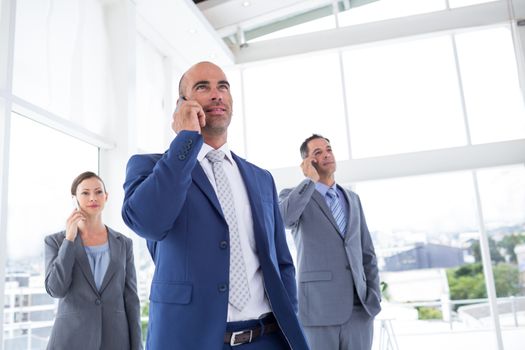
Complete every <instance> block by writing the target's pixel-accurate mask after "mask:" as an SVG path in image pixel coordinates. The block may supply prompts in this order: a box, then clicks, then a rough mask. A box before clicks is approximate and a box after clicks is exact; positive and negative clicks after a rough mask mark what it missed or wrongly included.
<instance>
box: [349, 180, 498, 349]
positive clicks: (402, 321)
mask: <svg viewBox="0 0 525 350" xmlns="http://www.w3.org/2000/svg"><path fill="white" fill-rule="evenodd" d="M356 192H357V193H358V194H359V195H360V197H361V200H362V203H363V208H364V212H365V216H366V219H367V223H368V227H369V229H370V232H371V234H372V238H373V240H374V244H375V248H376V253H377V256H378V261H379V264H380V277H381V281H383V282H385V283H386V289H385V291H384V294H383V297H384V298H383V311H382V312H381V314H379V319H391V320H392V321H391V322H392V325H393V329H394V331H395V334H396V337H397V341H398V344H399V348H400V349H419V348H421V344H425V349H426V348H429V349H436V350H437V349H443V348H444V347H446V348H447V349H458V350H459V349H464V348H465V347H467V345H468V344H470V345H472V346H473V348H477V349H485V348H486V347H484V346H483V343H484V342H487V341H492V339H493V330H492V329H491V328H490V327H487V326H482V327H480V326H479V325H477V324H476V323H472V322H469V321H470V319H468V318H467V317H465V316H464V314H462V309H461V306H462V305H465V304H468V303H471V302H473V300H472V299H475V298H477V297H478V295H476V294H475V293H474V292H476V293H485V285H484V282H483V272H482V270H481V271H479V270H476V274H475V277H473V278H470V279H468V280H467V281H464V280H461V282H460V283H456V281H457V280H458V278H459V277H457V276H455V275H454V272H455V271H456V270H457V269H460V268H461V269H464V270H467V269H470V270H473V269H474V268H473V267H476V268H477V267H478V265H475V264H474V258H473V256H472V253H471V244H472V242H473V241H476V240H478V239H479V229H478V224H477V212H476V202H475V195H474V186H473V182H472V174H471V173H470V172H455V173H447V174H436V175H425V176H417V177H409V178H399V179H391V180H381V181H371V182H364V183H359V184H357V185H356ZM451 275H453V276H451ZM474 287H475V288H474ZM469 293H470V294H469ZM485 295H486V294H485ZM458 299H467V301H463V302H462V303H460V302H458V301H457V300H458ZM473 330H476V331H477V332H472V331H473ZM451 339H453V340H451Z"/></svg>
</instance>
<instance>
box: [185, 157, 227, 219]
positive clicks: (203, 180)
mask: <svg viewBox="0 0 525 350" xmlns="http://www.w3.org/2000/svg"><path fill="white" fill-rule="evenodd" d="M191 175H192V178H193V182H195V184H196V185H197V187H199V188H200V189H201V191H202V192H203V193H204V195H205V196H206V197H208V199H209V200H210V202H211V204H212V205H213V206H214V207H215V209H216V210H217V211H218V212H219V213H221V214H222V209H221V204H220V203H219V199H218V198H217V195H216V194H215V190H214V189H213V187H212V185H211V183H210V180H208V177H207V176H206V173H205V172H204V170H202V167H201V165H200V164H199V163H198V162H197V165H195V168H193V172H192V174H191ZM223 216H224V215H223Z"/></svg>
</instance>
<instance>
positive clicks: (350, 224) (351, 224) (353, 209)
mask: <svg viewBox="0 0 525 350" xmlns="http://www.w3.org/2000/svg"><path fill="white" fill-rule="evenodd" d="M339 189H340V190H341V191H342V192H343V194H344V196H345V198H346V203H347V205H348V210H347V212H346V213H347V215H348V220H347V221H346V234H345V236H344V240H345V241H348V240H349V239H350V238H351V237H352V236H353V235H355V234H358V233H359V232H361V231H360V230H359V226H360V225H361V222H360V218H359V211H358V210H357V208H358V205H357V201H356V200H355V199H353V198H354V197H352V196H350V195H349V193H348V192H347V191H346V190H345V189H344V188H342V187H339Z"/></svg>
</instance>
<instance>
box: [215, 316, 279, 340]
mask: <svg viewBox="0 0 525 350" xmlns="http://www.w3.org/2000/svg"><path fill="white" fill-rule="evenodd" d="M278 329H279V326H278V325H277V323H276V322H272V323H268V324H265V325H264V327H261V326H257V327H254V328H251V329H244V330H242V331H238V332H226V333H224V344H230V345H231V346H236V345H241V344H246V343H251V342H252V341H254V340H255V339H257V338H258V337H260V336H261V335H262V334H266V333H273V332H275V331H277V330H278ZM263 330H264V332H263Z"/></svg>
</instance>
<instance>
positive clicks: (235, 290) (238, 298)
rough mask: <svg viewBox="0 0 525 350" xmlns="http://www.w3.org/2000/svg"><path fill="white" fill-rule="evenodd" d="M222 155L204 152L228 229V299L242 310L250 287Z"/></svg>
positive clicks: (217, 152)
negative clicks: (210, 164)
mask: <svg viewBox="0 0 525 350" xmlns="http://www.w3.org/2000/svg"><path fill="white" fill-rule="evenodd" d="M224 156H225V155H224V152H222V151H219V150H211V151H209V152H208V154H206V158H207V159H208V160H209V161H210V162H211V163H212V168H213V175H214V177H215V185H216V188H217V197H218V198H219V203H220V204H221V208H222V213H223V214H224V218H225V219H226V223H227V224H228V228H229V231H230V292H229V297H228V301H229V302H230V304H231V305H233V306H234V307H235V308H236V309H237V310H239V311H242V309H243V308H244V306H245V305H246V303H248V301H249V300H250V288H249V286H248V277H247V273H246V265H245V263H244V258H243V255H242V247H241V240H240V238H239V227H238V224H237V216H236V215H235V205H234V203H233V195H232V190H231V187H230V182H229V181H228V178H227V177H226V173H225V172H224V169H223V167H222V162H223V160H224Z"/></svg>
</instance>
